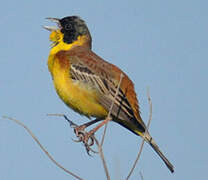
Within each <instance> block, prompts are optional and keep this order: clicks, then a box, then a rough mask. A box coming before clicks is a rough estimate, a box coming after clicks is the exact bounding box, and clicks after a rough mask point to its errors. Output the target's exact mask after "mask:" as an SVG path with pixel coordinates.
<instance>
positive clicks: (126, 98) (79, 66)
mask: <svg viewBox="0 0 208 180" xmlns="http://www.w3.org/2000/svg"><path fill="white" fill-rule="evenodd" d="M47 19H48V20H50V21H52V22H55V23H56V26H44V28H45V29H47V30H49V31H50V36H49V40H50V41H51V49H50V53H49V57H48V69H49V71H50V74H51V76H52V80H53V84H54V87H55V90H56V92H57V94H58V96H59V97H60V99H61V100H62V101H63V102H64V103H65V104H66V105H67V106H68V107H69V108H71V109H73V110H74V111H75V112H77V113H79V114H81V115H84V116H86V117H88V118H89V119H90V118H95V119H94V120H92V121H90V122H88V123H86V124H84V125H81V126H79V127H77V128H76V133H79V132H81V130H83V129H85V128H86V127H88V126H90V125H92V124H94V123H97V122H98V121H101V123H100V124H99V125H98V126H97V127H95V128H94V129H93V130H91V131H90V133H88V136H86V137H87V138H86V139H85V140H86V141H88V138H89V137H90V136H91V135H92V134H94V133H95V132H96V131H97V130H98V129H99V128H100V127H101V126H103V125H104V124H105V123H106V121H105V119H106V117H107V116H108V113H109V111H110V109H111V104H112V101H114V105H113V107H112V109H111V119H112V121H114V122H117V123H118V124H120V125H121V126H123V127H125V128H127V129H128V130H130V131H131V132H133V133H134V134H136V135H138V136H140V137H142V138H143V139H144V140H145V141H146V142H147V143H148V144H150V146H151V147H152V148H153V149H154V150H155V152H156V153H157V154H158V155H159V156H160V158H161V159H162V160H163V162H164V163H165V164H166V166H167V167H168V169H169V170H170V171H171V172H172V173H173V172H174V166H173V165H172V164H171V163H170V161H169V160H168V159H167V158H166V157H165V155H164V154H163V153H162V152H161V151H160V149H159V147H158V145H157V144H156V142H155V141H154V139H153V138H152V136H151V135H150V133H149V131H148V130H147V127H146V125H145V123H144V122H143V120H142V118H141V115H140V109H139V103H138V100H137V94H136V92H135V89H134V84H133V82H132V81H131V79H130V78H129V77H128V75H127V74H126V73H124V72H123V71H122V70H121V69H120V68H118V67H117V66H116V65H113V64H111V63H109V62H108V61H105V60H104V59H102V58H101V57H100V56H98V55H97V54H96V53H94V52H93V51H92V37H91V34H90V31H89V29H88V27H87V25H86V23H85V21H84V20H83V19H81V18H80V17H79V16H67V17H63V18H51V17H50V18H47ZM121 75H122V76H121ZM119 83H120V84H119ZM116 93H117V96H115V95H116ZM114 97H115V99H114ZM85 143H87V142H85Z"/></svg>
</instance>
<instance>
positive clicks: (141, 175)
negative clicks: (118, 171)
mask: <svg viewBox="0 0 208 180" xmlns="http://www.w3.org/2000/svg"><path fill="white" fill-rule="evenodd" d="M139 175H140V177H141V180H144V176H143V174H142V172H141V171H140V172H139Z"/></svg>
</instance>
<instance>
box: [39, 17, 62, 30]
mask: <svg viewBox="0 0 208 180" xmlns="http://www.w3.org/2000/svg"><path fill="white" fill-rule="evenodd" d="M46 19H48V20H50V21H51V22H55V23H56V24H57V26H58V27H57V26H43V28H44V29H46V30H48V31H56V30H58V29H61V24H60V19H58V18H51V17H48V18H46Z"/></svg>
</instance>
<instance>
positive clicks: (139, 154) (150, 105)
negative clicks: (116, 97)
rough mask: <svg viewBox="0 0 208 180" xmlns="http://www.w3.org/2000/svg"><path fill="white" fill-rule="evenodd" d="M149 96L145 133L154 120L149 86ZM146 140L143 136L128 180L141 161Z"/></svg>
mask: <svg viewBox="0 0 208 180" xmlns="http://www.w3.org/2000/svg"><path fill="white" fill-rule="evenodd" d="M147 97H148V103H149V120H148V123H147V127H146V129H145V134H146V133H147V132H148V129H149V126H150V123H151V120H152V101H151V98H150V94H149V88H147ZM144 141H145V139H144V138H143V140H142V143H141V146H140V149H139V153H138V155H137V158H136V160H135V162H134V164H133V166H132V168H131V170H130V172H129V174H128V176H127V178H126V180H128V179H129V178H130V176H131V174H132V173H133V171H134V169H135V167H136V164H137V163H138V161H139V158H140V156H141V153H142V149H143V146H144Z"/></svg>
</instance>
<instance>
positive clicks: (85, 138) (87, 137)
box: [82, 116, 112, 146]
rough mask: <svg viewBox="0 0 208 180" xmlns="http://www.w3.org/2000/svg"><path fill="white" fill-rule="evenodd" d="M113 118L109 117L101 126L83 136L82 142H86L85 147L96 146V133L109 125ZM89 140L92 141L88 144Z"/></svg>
mask: <svg viewBox="0 0 208 180" xmlns="http://www.w3.org/2000/svg"><path fill="white" fill-rule="evenodd" d="M110 120H112V118H111V117H110V116H108V117H107V118H106V119H105V120H103V121H102V122H101V123H100V124H98V125H97V126H96V127H95V128H93V129H92V130H90V131H89V132H86V133H85V134H84V136H83V139H82V142H84V144H85V145H88V146H92V145H93V144H94V133H95V132H96V131H97V130H98V129H100V128H101V127H102V126H103V125H105V124H106V123H108V122H109V121H110ZM89 139H90V140H91V143H90V144H88V141H89Z"/></svg>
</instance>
